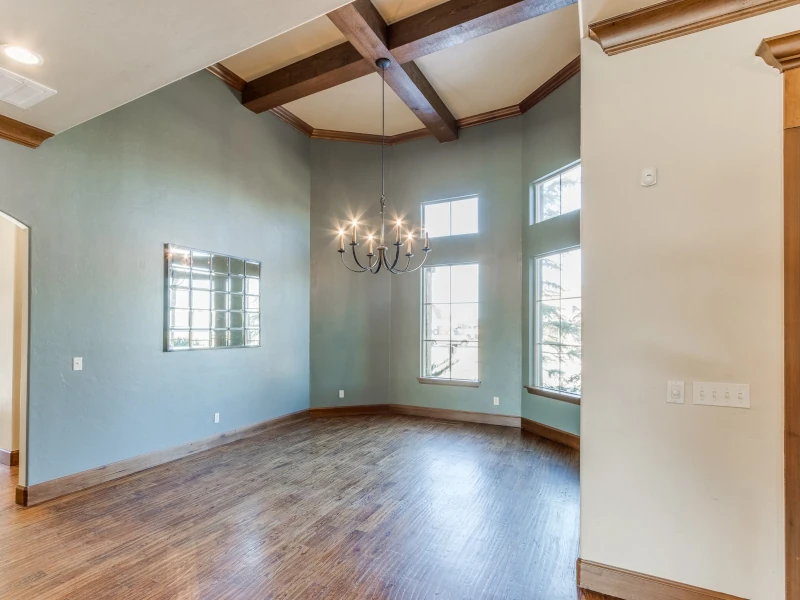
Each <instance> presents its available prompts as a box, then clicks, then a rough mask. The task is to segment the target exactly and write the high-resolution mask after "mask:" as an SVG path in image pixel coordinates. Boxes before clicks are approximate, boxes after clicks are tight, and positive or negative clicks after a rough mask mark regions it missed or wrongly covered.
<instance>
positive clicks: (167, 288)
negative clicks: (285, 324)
mask: <svg viewBox="0 0 800 600" xmlns="http://www.w3.org/2000/svg"><path fill="white" fill-rule="evenodd" d="M173 249H180V250H183V251H188V252H189V253H190V255H191V256H193V253H194V252H198V253H203V254H208V255H209V264H210V268H209V270H208V273H209V276H210V278H211V277H213V274H214V273H215V271H214V267H213V259H214V257H225V258H227V259H228V272H227V276H228V279H230V277H231V275H232V274H231V271H230V259H232V258H233V259H237V260H240V261H242V263H243V272H242V293H241V297H242V309H241V311H238V310H233V311H232V310H231V309H230V307H228V308H226V310H225V311H224V312H226V313H228V315H230V313H231V312H236V313H238V312H241V313H242V326H241V327H231V326H230V322H229V319H230V317H229V316H228V318H227V319H226V323H227V327H225V328H224V329H225V330H226V331H227V332H228V335H227V336H226V337H227V338H228V339H229V338H230V332H231V331H232V330H235V331H239V330H241V332H242V345H240V346H231V345H225V346H212V345H211V336H212V335H213V333H212V332H213V331H222V329H223V328H220V327H214V323H213V313H214V312H215V310H214V308H213V307H212V306H211V298H210V299H209V312H210V313H211V319H212V322H211V323H210V324H209V325H210V326H209V327H208V328H207V331H208V332H209V345H208V346H192V338H191V332H192V331H193V330H195V328H193V327H192V326H191V325H192V318H193V317H192V314H191V313H192V311H193V310H194V309H193V307H192V292H193V291H194V287H193V285H192V282H193V278H191V277H190V280H189V282H190V283H189V286H188V287H184V286H172V285H171V273H170V270H171V267H172V264H173V263H172V251H173ZM248 264H257V265H258V276H252V275H247V265H248ZM189 267H190V268H189V272H190V273H191V272H192V269H191V264H190V265H189ZM262 268H263V265H262V262H261V261H259V260H255V259H252V258H242V257H240V256H234V255H232V254H224V253H222V252H214V251H212V250H201V249H199V248H192V247H191V246H184V245H182V244H173V243H166V244H164V352H177V353H181V352H191V351H199V350H240V349H248V348H249V349H252V348H260V347H261V340H262V329H261V314H262V311H261V291H262V290H261V281H262ZM203 271H204V270H203ZM216 273H217V274H221V273H222V272H221V271H217V272H216ZM248 279H257V280H258V294H249V293H248V292H247V280H248ZM173 287H176V289H181V290H187V291H188V292H189V308H188V309H187V310H188V311H189V326H188V327H172V326H171V323H170V316H171V312H170V311H171V310H172V309H173V308H175V307H173V306H171V300H170V292H171V290H172V288H173ZM199 289H201V290H202V291H206V290H205V289H204V288H199ZM208 293H209V295H211V294H213V293H214V289H213V285H212V284H211V283H209V288H208ZM226 293H227V296H228V297H230V296H231V295H234V296H239V295H240V294H237V293H232V292H231V291H230V290H226ZM248 297H254V298H258V309H257V310H248V308H247V298H248ZM178 310H183V309H181V308H179V309H178ZM219 312H221V311H219ZM248 313H251V314H252V313H256V314H258V327H257V328H256V327H248V326H247V314H248ZM196 330H197V331H203V330H206V329H205V328H196ZM172 331H188V332H189V345H188V346H187V347H172V346H170V333H171V332H172ZM248 331H258V343H257V344H248V343H247V332H248Z"/></svg>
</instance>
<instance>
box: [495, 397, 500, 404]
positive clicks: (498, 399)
mask: <svg viewBox="0 0 800 600" xmlns="http://www.w3.org/2000/svg"><path fill="white" fill-rule="evenodd" d="M494 405H495V406H500V398H499V397H498V396H495V397H494Z"/></svg>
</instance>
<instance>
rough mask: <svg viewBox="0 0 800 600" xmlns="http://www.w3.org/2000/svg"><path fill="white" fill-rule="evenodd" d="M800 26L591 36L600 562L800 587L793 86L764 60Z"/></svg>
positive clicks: (756, 597) (775, 591)
mask: <svg viewBox="0 0 800 600" xmlns="http://www.w3.org/2000/svg"><path fill="white" fill-rule="evenodd" d="M798 23H800V7H793V8H788V9H784V10H780V11H775V12H772V13H769V14H765V15H761V16H758V17H753V18H750V19H746V20H744V21H739V22H737V23H731V24H729V25H725V26H722V27H717V28H714V29H710V30H707V31H703V32H699V33H695V34H692V35H688V36H685V37H681V38H678V39H674V40H670V41H668V42H664V43H661V44H655V45H653V46H648V47H647V48H642V49H640V50H636V51H634V52H627V53H624V54H620V55H618V56H613V57H608V56H606V55H604V54H603V53H602V51H601V50H600V48H599V47H598V46H597V44H596V43H595V42H592V41H590V40H588V39H585V40H583V47H582V57H583V69H582V75H581V76H582V87H583V90H582V144H581V145H582V155H583V174H584V178H583V214H582V220H583V222H582V231H581V242H582V245H583V255H584V263H583V275H584V277H583V297H584V330H583V331H584V336H583V352H584V355H583V356H584V370H583V374H584V387H583V399H584V403H583V406H582V411H581V434H582V435H581V556H582V557H583V558H584V559H587V560H591V561H596V562H601V563H605V564H609V565H613V566H616V567H621V568H624V569H630V570H634V571H639V572H644V573H648V574H652V575H655V576H658V577H664V578H667V579H672V580H676V581H680V582H684V583H687V584H690V585H695V586H699V587H703V588H708V589H711V590H715V591H719V592H724V593H728V594H732V595H735V596H737V597H743V598H749V599H751V600H775V599H777V598H783V597H784V591H783V583H784V581H783V580H784V578H783V570H784V569H783V565H784V555H783V552H784V543H783V539H784V522H783V489H782V488H783V443H782V440H783V424H782V417H783V414H782V413H783V241H782V238H783V218H782V206H783V195H782V176H781V166H782V164H783V161H782V123H781V105H782V86H781V77H780V75H779V73H778V72H777V71H776V70H775V69H771V68H770V67H768V66H767V65H766V64H764V62H763V61H761V60H760V59H757V58H756V57H755V56H754V55H753V53H754V51H755V49H756V48H757V47H758V45H759V43H760V42H761V40H762V39H763V38H765V37H770V36H774V35H778V34H781V33H785V32H786V31H790V30H793V29H797V24H798ZM649 166H655V167H657V168H658V170H659V182H658V185H656V186H655V187H652V188H643V187H642V186H641V185H640V184H639V180H640V172H641V169H642V168H643V167H649ZM676 379H677V380H684V381H686V390H687V392H688V393H689V395H690V394H691V382H693V381H727V382H738V383H749V384H750V385H751V403H752V408H751V409H750V410H744V409H730V408H717V407H707V406H694V405H693V404H692V403H691V400H690V399H689V400H687V403H686V404H667V402H666V384H667V381H668V380H676Z"/></svg>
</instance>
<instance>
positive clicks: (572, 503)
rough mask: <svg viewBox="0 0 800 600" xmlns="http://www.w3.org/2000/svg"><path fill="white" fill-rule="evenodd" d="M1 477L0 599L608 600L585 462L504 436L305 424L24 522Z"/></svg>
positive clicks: (420, 423) (457, 427)
mask: <svg viewBox="0 0 800 600" xmlns="http://www.w3.org/2000/svg"><path fill="white" fill-rule="evenodd" d="M0 478H1V479H0V548H2V559H0V574H2V577H0V598H9V599H14V600H26V599H36V600H47V599H65V598H75V599H91V600H101V599H111V598H114V599H116V600H121V599H128V598H130V599H136V600H142V599H152V600H156V599H158V600H160V599H181V600H188V599H213V600H224V599H247V600H250V599H254V600H255V599H258V600H260V599H268V598H269V599H279V598H280V599H282V600H284V599H298V600H312V599H318V598H327V599H332V600H347V599H353V600H355V599H362V598H363V599H414V600H417V599H425V598H437V599H438V600H448V599H452V600H468V599H485V600H489V599H492V600H494V599H531V600H576V599H578V598H580V599H582V600H601V598H602V597H600V596H594V595H593V596H588V595H587V596H581V595H579V592H578V591H577V590H576V588H575V583H574V582H575V560H576V558H577V552H578V454H577V452H574V451H572V450H569V449H567V448H565V447H563V446H560V445H557V444H555V443H552V442H548V441H547V440H544V439H541V438H538V437H536V436H534V435H531V434H528V433H524V432H521V431H519V430H515V429H511V428H507V427H495V426H488V425H474V424H464V423H446V422H440V421H433V420H428V419H418V418H414V417H399V416H367V417H341V418H331V419H307V420H304V421H301V422H299V423H294V424H291V425H287V426H286V427H285V428H284V431H282V432H281V434H280V435H277V436H276V435H274V434H273V435H271V436H269V437H261V436H255V437H252V438H248V439H245V440H241V441H239V442H235V443H232V444H228V445H226V446H221V447H218V448H215V449H213V450H210V451H208V452H204V453H201V454H197V455H194V456H191V457H189V458H185V459H182V460H180V461H176V462H173V463H169V464H167V465H163V466H161V467H157V468H154V469H151V470H149V471H146V472H143V473H139V474H136V475H133V476H131V477H128V478H126V479H124V480H121V481H117V482H109V483H107V484H104V485H102V486H99V487H96V488H94V489H91V490H87V491H84V492H81V493H78V494H74V495H72V496H69V497H66V498H63V499H61V500H56V501H53V502H50V503H47V504H44V505H41V506H36V507H33V508H27V509H26V508H20V507H18V506H16V505H15V504H14V501H13V486H14V484H15V483H16V477H15V471H12V470H11V469H9V468H8V467H4V468H3V469H2V470H0Z"/></svg>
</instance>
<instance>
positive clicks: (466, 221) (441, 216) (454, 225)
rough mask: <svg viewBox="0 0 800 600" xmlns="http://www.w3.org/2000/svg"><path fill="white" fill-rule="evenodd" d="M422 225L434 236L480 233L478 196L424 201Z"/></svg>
mask: <svg viewBox="0 0 800 600" xmlns="http://www.w3.org/2000/svg"><path fill="white" fill-rule="evenodd" d="M422 226H423V227H424V228H425V231H426V232H427V233H428V235H429V236H430V237H432V238H433V237H446V236H450V235H464V234H466V233H478V197H477V196H472V197H470V198H459V199H458V200H437V201H436V202H425V203H423V204H422Z"/></svg>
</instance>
